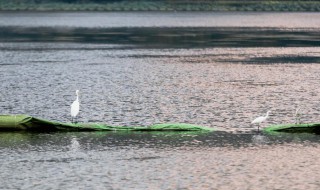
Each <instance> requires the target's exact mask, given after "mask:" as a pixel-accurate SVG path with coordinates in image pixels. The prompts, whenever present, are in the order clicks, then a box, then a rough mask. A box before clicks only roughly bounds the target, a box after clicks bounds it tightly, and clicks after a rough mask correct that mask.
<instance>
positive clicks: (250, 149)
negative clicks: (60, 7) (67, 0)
mask: <svg viewBox="0 0 320 190" xmlns="http://www.w3.org/2000/svg"><path fill="white" fill-rule="evenodd" d="M0 17H1V19H0V34H1V35H0V85H1V86H0V89H1V90H0V113H1V114H29V115H32V116H36V117H40V118H46V119H51V120H57V121H63V122H68V121H69V120H70V116H69V112H70V106H69V105H70V104H71V102H72V101H73V100H74V99H75V90H76V89H79V90H80V101H81V111H80V115H79V119H78V120H79V122H104V123H108V124H110V125H119V126H123V125H126V126H133V125H134V126H137V125H138V126H147V125H151V124H155V123H168V122H170V123H175V122H181V123H190V124H197V125H203V126H208V127H213V128H217V129H219V131H217V132H210V133H205V132H204V133H190V132H189V133H185V132H179V133H137V132H135V133H124V132H94V133H87V132H85V133H84V132H81V133H80V132H79V133H70V132H69V133H40V134H35V133H20V132H16V133H9V132H0V162H1V165H0V169H1V172H0V179H1V180H0V181H1V183H0V189H41V190H42V189H319V188H320V180H319V179H318V176H319V174H320V173H319V172H320V168H319V164H318V162H319V159H320V156H319V155H320V154H319V153H320V151H319V150H320V149H319V148H320V147H319V145H320V144H319V142H320V138H319V135H314V134H282V133H281V134H264V133H258V132H257V131H256V130H255V127H254V126H251V125H250V122H251V120H252V119H254V118H255V117H257V116H260V115H264V114H265V113H266V112H267V111H268V110H271V115H270V118H269V119H268V120H267V122H266V123H265V124H264V125H263V126H266V125H269V124H279V123H292V122H294V119H295V118H294V113H295V110H296V109H297V108H298V107H299V108H301V114H302V117H301V121H302V122H319V120H320V117H319V113H320V107H319V105H320V104H319V94H320V90H319V77H320V74H319V71H320V67H319V63H320V48H319V47H320V39H319V36H320V35H319V34H320V29H319V26H320V24H319V23H318V22H319V19H318V18H319V17H320V15H319V13H286V14H283V13H263V14H259V13H228V14H227V13H215V14H210V13H155V14H152V13H19V14H17V13H0ZM146 18H150V20H149V19H146ZM275 18H277V19H275ZM286 18H291V19H286Z"/></svg>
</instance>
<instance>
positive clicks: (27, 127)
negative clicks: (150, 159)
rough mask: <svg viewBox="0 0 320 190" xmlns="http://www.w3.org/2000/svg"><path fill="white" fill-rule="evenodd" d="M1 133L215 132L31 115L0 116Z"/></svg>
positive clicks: (173, 125) (178, 125) (184, 126)
mask: <svg viewBox="0 0 320 190" xmlns="http://www.w3.org/2000/svg"><path fill="white" fill-rule="evenodd" d="M0 131H214V129H213V128H210V127H204V126H197V125H191V124H185V123H164V124H156V125H151V126H145V127H143V126H133V127H130V126H110V125H106V124H100V123H62V122H55V121H49V120H45V119H39V118H35V117H32V116H29V115H0Z"/></svg>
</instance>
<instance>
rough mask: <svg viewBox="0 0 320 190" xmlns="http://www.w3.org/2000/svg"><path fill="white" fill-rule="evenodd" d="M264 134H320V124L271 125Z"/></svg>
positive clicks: (265, 129)
mask: <svg viewBox="0 0 320 190" xmlns="http://www.w3.org/2000/svg"><path fill="white" fill-rule="evenodd" d="M263 131H264V132H267V133H271V132H286V133H315V134H320V123H305V124H282V125H271V126H268V127H266V128H264V129H263Z"/></svg>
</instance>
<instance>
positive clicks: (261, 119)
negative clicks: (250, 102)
mask: <svg viewBox="0 0 320 190" xmlns="http://www.w3.org/2000/svg"><path fill="white" fill-rule="evenodd" d="M269 113H270V110H269V111H268V112H267V114H266V116H260V117H257V118H255V119H254V120H253V121H252V122H251V124H256V123H258V124H259V126H258V131H259V127H260V124H261V123H262V122H264V121H265V120H266V119H267V118H268V117H269Z"/></svg>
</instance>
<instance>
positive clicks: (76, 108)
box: [71, 90, 80, 122]
mask: <svg viewBox="0 0 320 190" xmlns="http://www.w3.org/2000/svg"><path fill="white" fill-rule="evenodd" d="M76 95H77V99H76V100H75V101H74V102H73V103H72V104H71V122H73V118H74V119H76V117H77V115H78V114H79V110H80V102H79V90H76Z"/></svg>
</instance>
